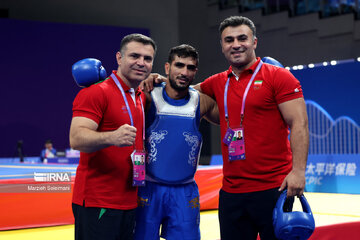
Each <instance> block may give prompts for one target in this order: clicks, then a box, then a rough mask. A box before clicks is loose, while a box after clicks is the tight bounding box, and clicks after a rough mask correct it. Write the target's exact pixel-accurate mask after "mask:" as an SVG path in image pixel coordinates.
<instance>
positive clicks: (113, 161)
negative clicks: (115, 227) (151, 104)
mask: <svg viewBox="0 0 360 240" xmlns="http://www.w3.org/2000/svg"><path fill="white" fill-rule="evenodd" d="M113 73H114V74H115V75H116V72H115V71H114V72H113ZM116 76H117V75H116ZM117 78H118V80H119V82H120V84H121V86H122V87H123V89H124V91H125V95H126V99H127V101H128V103H129V107H130V111H131V113H132V116H133V119H134V127H136V129H137V132H136V141H135V146H136V148H137V149H143V139H142V133H143V113H142V108H141V103H140V101H143V103H144V101H145V97H144V94H141V92H140V91H138V92H136V93H135V95H136V106H135V104H134V101H133V99H132V97H131V93H130V91H129V90H130V89H129V87H128V86H127V85H125V84H124V82H123V81H122V80H121V79H120V78H119V77H118V76H117ZM73 117H86V118H89V119H92V120H93V121H95V122H96V123H97V124H98V125H99V127H98V129H97V131H99V132H106V131H113V130H116V129H118V128H119V127H120V126H121V125H123V124H129V125H131V122H130V117H129V113H128V111H127V108H126V105H125V102H124V99H123V96H122V94H121V92H120V90H119V89H118V87H117V86H116V84H115V82H114V80H113V79H112V78H111V77H109V78H108V79H106V80H105V81H104V82H102V83H99V84H96V85H92V86H90V87H88V88H84V89H82V90H81V91H80V92H79V93H78V95H77V96H76V98H75V100H74V103H73ZM134 148H135V147H134V146H129V147H116V146H110V147H107V148H104V149H101V150H99V151H96V152H93V153H83V152H82V153H81V154H80V162H79V166H78V168H77V171H76V178H75V186H74V194H73V203H75V204H78V205H83V203H85V206H86V207H101V208H114V209H133V208H136V207H137V188H136V187H133V186H132V162H131V158H130V154H131V153H132V152H133V150H134Z"/></svg>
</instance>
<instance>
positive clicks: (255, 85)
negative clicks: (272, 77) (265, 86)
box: [254, 80, 263, 90]
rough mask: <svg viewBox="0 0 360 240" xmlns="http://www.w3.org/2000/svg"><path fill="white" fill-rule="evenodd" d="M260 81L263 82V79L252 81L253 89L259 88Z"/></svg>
mask: <svg viewBox="0 0 360 240" xmlns="http://www.w3.org/2000/svg"><path fill="white" fill-rule="evenodd" d="M262 83H263V80H256V81H254V90H257V89H259V88H261V85H262Z"/></svg>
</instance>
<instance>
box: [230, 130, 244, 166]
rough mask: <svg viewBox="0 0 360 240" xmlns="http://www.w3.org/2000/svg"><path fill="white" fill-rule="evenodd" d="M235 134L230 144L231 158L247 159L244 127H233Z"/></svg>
mask: <svg viewBox="0 0 360 240" xmlns="http://www.w3.org/2000/svg"><path fill="white" fill-rule="evenodd" d="M232 130H233V131H234V134H233V136H232V138H231V142H230V144H229V145H228V151H229V160H230V161H234V160H245V141H244V128H235V129H232Z"/></svg>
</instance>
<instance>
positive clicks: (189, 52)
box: [168, 44, 199, 65]
mask: <svg viewBox="0 0 360 240" xmlns="http://www.w3.org/2000/svg"><path fill="white" fill-rule="evenodd" d="M175 55H176V56H178V57H182V58H186V57H192V58H193V59H195V60H196V65H197V64H198V63H199V53H198V52H197V51H196V49H195V48H194V47H193V46H190V45H188V44H181V45H179V46H176V47H173V48H171V49H170V52H169V58H168V63H172V62H173V61H174V59H175Z"/></svg>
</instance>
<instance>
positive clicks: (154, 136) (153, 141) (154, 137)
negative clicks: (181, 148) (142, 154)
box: [147, 130, 168, 163]
mask: <svg viewBox="0 0 360 240" xmlns="http://www.w3.org/2000/svg"><path fill="white" fill-rule="evenodd" d="M167 134H168V132H167V131H166V130H160V131H159V132H155V131H153V132H151V135H150V137H149V138H148V142H149V143H150V150H149V154H148V158H147V163H151V162H155V161H156V155H157V148H156V145H157V144H159V143H160V142H161V141H162V140H164V139H165V136H166V135H167Z"/></svg>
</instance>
